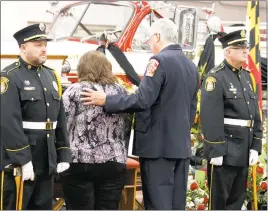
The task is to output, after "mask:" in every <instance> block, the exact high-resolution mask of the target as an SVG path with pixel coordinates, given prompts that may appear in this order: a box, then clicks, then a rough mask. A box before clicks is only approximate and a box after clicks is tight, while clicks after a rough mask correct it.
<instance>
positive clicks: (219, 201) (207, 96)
mask: <svg viewBox="0 0 268 211" xmlns="http://www.w3.org/2000/svg"><path fill="white" fill-rule="evenodd" d="M219 41H220V42H221V43H222V47H223V49H224V61H223V62H222V63H221V64H220V65H219V66H217V67H215V68H213V69H212V70H211V71H209V73H208V75H207V77H206V79H205V81H204V83H203V84H202V89H201V108H200V117H201V126H202V130H203V134H204V137H205V139H204V157H205V158H206V159H207V160H209V163H208V171H207V176H208V185H209V191H210V198H209V210H241V208H242V205H243V202H244V200H245V193H246V188H247V186H246V183H247V178H248V166H249V165H250V166H254V165H256V164H257V162H258V155H260V153H261V149H262V122H261V116H260V111H259V107H258V99H257V95H256V93H254V92H255V91H256V90H255V89H254V87H255V86H254V84H255V82H254V76H253V75H252V73H250V71H248V70H245V69H244V68H243V67H242V65H243V63H244V62H246V61H247V56H248V53H249V45H248V43H247V38H246V30H238V31H234V32H231V33H229V34H226V35H224V36H222V37H221V38H219Z"/></svg>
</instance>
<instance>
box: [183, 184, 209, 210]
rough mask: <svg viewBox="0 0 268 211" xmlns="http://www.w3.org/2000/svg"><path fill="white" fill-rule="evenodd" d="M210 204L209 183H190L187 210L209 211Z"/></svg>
mask: <svg viewBox="0 0 268 211" xmlns="http://www.w3.org/2000/svg"><path fill="white" fill-rule="evenodd" d="M208 202H209V196H208V187H207V182H205V183H198V182H196V181H195V180H190V181H188V187H187V198H186V209H187V210H207V209H208Z"/></svg>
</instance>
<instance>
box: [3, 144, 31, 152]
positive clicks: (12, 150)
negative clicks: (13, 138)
mask: <svg viewBox="0 0 268 211" xmlns="http://www.w3.org/2000/svg"><path fill="white" fill-rule="evenodd" d="M29 146H30V145H27V146H25V147H22V148H20V149H7V148H6V150H7V151H9V152H18V151H21V150H24V149H26V148H28V147H29Z"/></svg>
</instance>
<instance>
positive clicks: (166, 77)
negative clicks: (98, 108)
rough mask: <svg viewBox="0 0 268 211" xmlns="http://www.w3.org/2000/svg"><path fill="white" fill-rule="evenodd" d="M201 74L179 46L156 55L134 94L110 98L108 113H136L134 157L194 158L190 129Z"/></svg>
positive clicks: (107, 103) (108, 99) (167, 48)
mask: <svg viewBox="0 0 268 211" xmlns="http://www.w3.org/2000/svg"><path fill="white" fill-rule="evenodd" d="M198 80H199V77H198V71H197V68H196V66H195V65H194V63H193V62H192V61H191V60H189V59H188V58H187V57H186V56H185V55H184V53H183V52H182V50H181V47H180V46H179V45H169V46H167V47H165V48H164V49H163V50H162V51H161V52H160V53H158V54H157V55H154V56H153V57H152V58H151V59H150V61H149V63H148V65H147V69H146V72H145V75H144V77H143V78H142V80H141V83H140V85H139V88H138V89H137V91H136V93H135V94H131V95H114V96H107V98H106V105H105V107H104V109H105V111H106V112H109V113H113V112H137V113H136V114H135V125H134V129H135V133H134V146H133V154H135V155H137V156H140V157H147V158H160V157H162V158H188V157H191V146H190V128H191V126H192V124H193V121H194V117H195V113H196V106H197V91H198Z"/></svg>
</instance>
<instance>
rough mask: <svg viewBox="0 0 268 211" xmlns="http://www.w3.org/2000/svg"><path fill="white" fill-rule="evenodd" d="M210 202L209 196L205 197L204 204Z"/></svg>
mask: <svg viewBox="0 0 268 211" xmlns="http://www.w3.org/2000/svg"><path fill="white" fill-rule="evenodd" d="M207 203H208V197H206V196H205V197H204V204H207Z"/></svg>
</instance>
